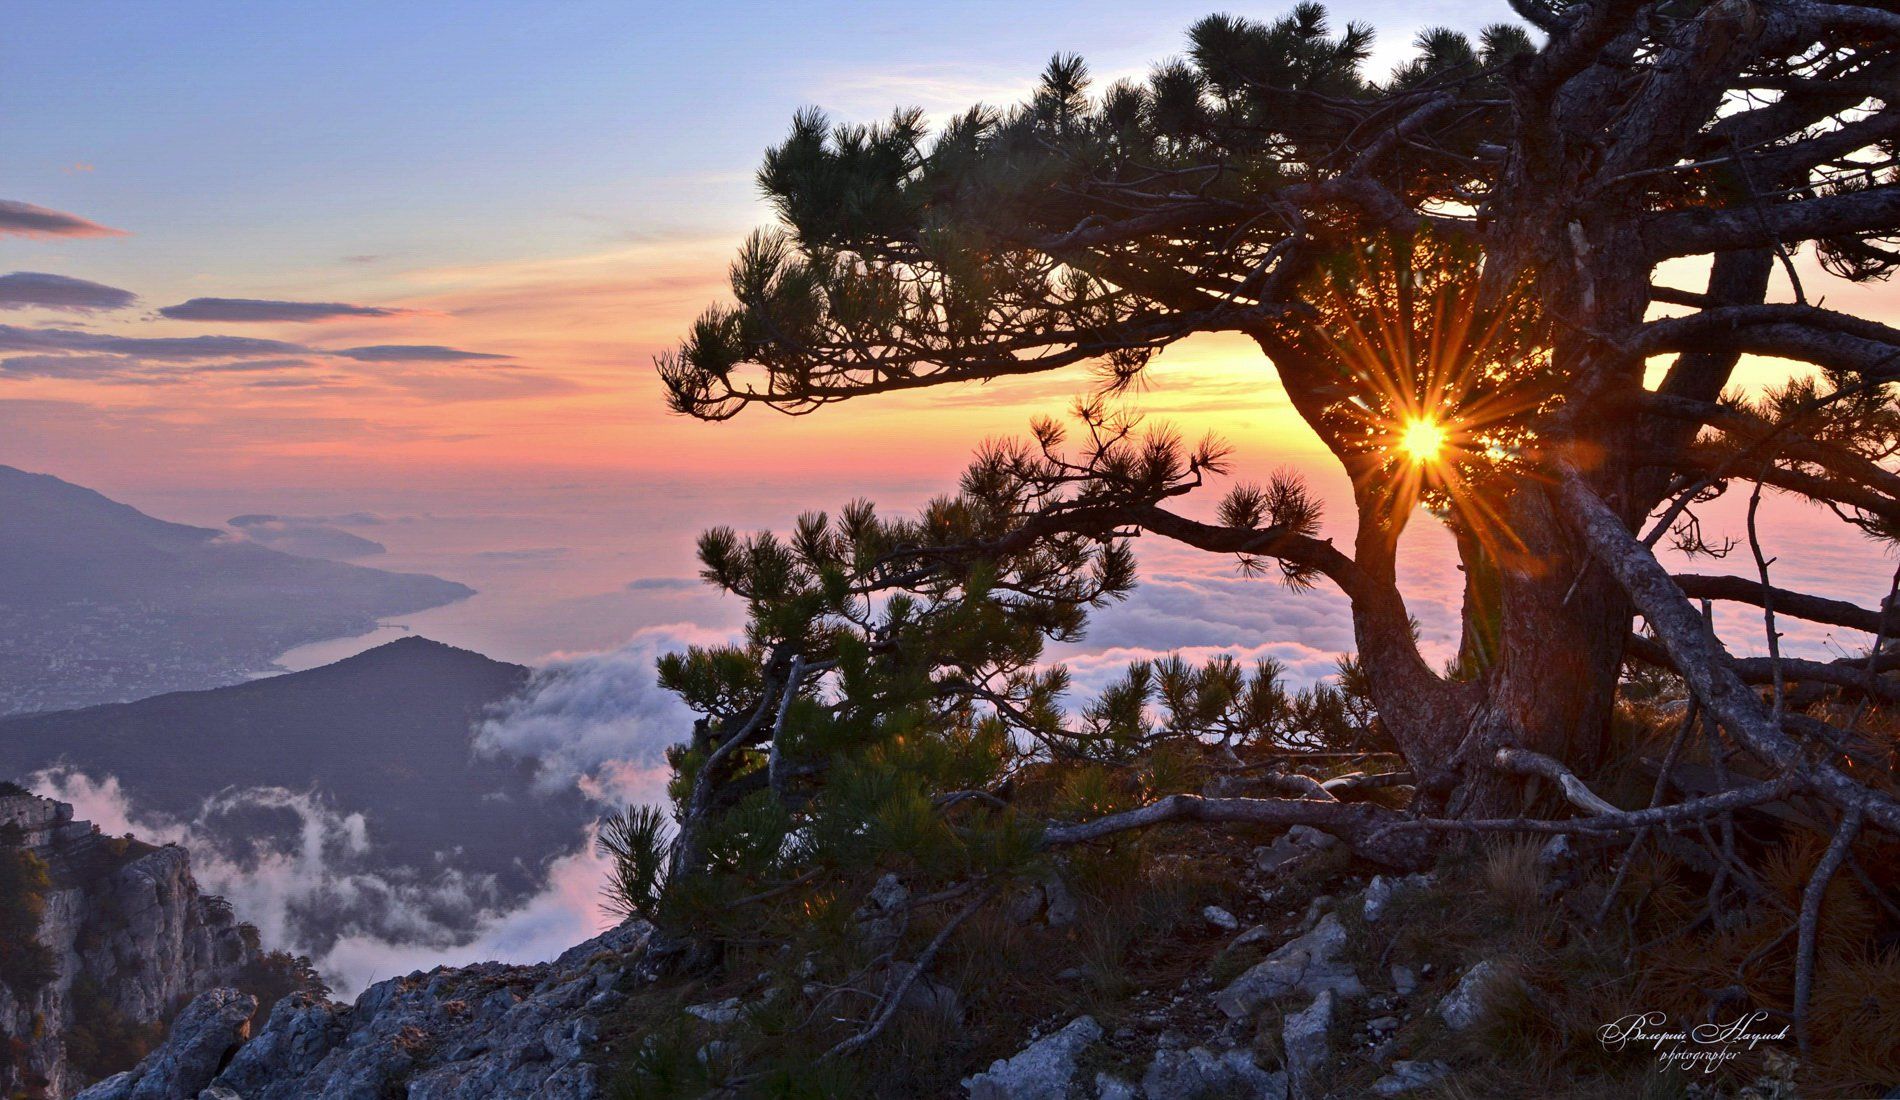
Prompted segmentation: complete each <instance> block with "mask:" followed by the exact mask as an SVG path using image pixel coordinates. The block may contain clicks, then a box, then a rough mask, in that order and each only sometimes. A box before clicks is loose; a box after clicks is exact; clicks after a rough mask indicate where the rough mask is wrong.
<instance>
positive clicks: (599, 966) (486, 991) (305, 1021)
mask: <svg viewBox="0 0 1900 1100" xmlns="http://www.w3.org/2000/svg"><path fill="white" fill-rule="evenodd" d="M651 934H652V926H651V925H648V924H646V923H645V922H641V921H634V922H630V923H628V924H623V925H621V926H620V927H618V928H615V929H613V930H612V931H610V932H607V933H605V934H603V935H601V936H598V937H595V938H594V939H592V940H588V941H587V942H586V943H583V944H581V945H579V946H577V947H574V948H571V949H570V950H568V951H567V952H566V953H565V954H563V955H562V956H561V957H560V958H558V959H555V960H554V961H553V962H548V963H537V964H535V965H532V966H510V965H506V964H503V963H476V964H473V965H471V966H464V967H455V968H450V967H438V968H437V969H435V970H433V971H431V972H429V973H426V974H425V973H421V972H418V973H414V974H410V975H407V976H405V977H401V978H391V979H389V980H387V981H382V982H378V983H376V984H375V985H373V986H370V987H369V988H368V989H366V990H364V991H363V993H362V995H361V996H359V997H358V998H357V999H356V1002H355V1003H354V1004H347V1005H346V1004H338V1003H336V1002H333V1001H327V1000H323V999H321V998H318V997H313V996H311V995H309V994H307V993H293V994H291V995H290V996H288V997H286V998H284V999H283V1000H281V1001H279V1002H278V1003H277V1004H276V1006H274V1007H273V1008H272V1009H271V1014H270V1019H269V1021H268V1022H267V1023H266V1024H265V1025H264V1027H263V1028H262V1030H260V1031H259V1032H258V1034H257V1036H256V1038H254V1039H252V1040H251V1041H250V1042H248V1043H245V1044H244V1045H242V1046H240V1047H238V1048H237V1051H236V1054H235V1055H232V1056H230V1059H229V1064H228V1065H224V1064H223V1062H224V1060H225V1057H226V1056H227V1055H229V1054H230V1051H231V1047H232V1046H233V1045H235V1044H234V1043H230V1042H226V1043H224V1044H223V1045H219V1043H218V1042H217V1038H218V1036H219V1035H220V1034H223V1035H225V1036H236V1037H237V1038H240V1039H241V1037H242V1036H241V1034H240V1032H239V1030H238V1024H237V1014H238V1011H239V1010H240V1009H242V1011H243V1015H244V1017H245V1018H246V1019H248V1017H249V1015H250V1008H249V1007H247V1004H248V1003H254V1002H252V1001H251V998H249V997H243V996H241V995H240V994H236V993H235V992H233V991H230V990H223V991H215V992H221V993H224V994H226V995H227V998H226V1000H225V1001H223V1002H221V1007H219V1008H218V1009H217V1011H216V1012H215V1013H214V1014H213V1015H215V1018H216V1019H217V1021H219V1023H218V1026H199V1025H197V1024H194V1023H190V1022H189V1021H190V1020H194V1019H196V1018H197V1017H194V1016H193V1013H194V1012H195V1011H199V1006H200V1005H201V1004H204V1003H206V1002H205V1000H204V998H200V999H199V1001H197V1002H193V1005H192V1007H190V1008H187V1009H186V1011H185V1014H184V1015H182V1016H180V1018H179V1022H178V1024H177V1025H175V1026H174V1027H173V1029H172V1035H171V1037H170V1038H169V1039H167V1040H166V1042H165V1045H164V1046H162V1047H160V1048H158V1049H157V1050H156V1051H153V1052H152V1054H151V1056H150V1057H148V1058H147V1059H146V1060H145V1061H144V1062H141V1063H140V1064H139V1068H138V1069H136V1070H133V1071H132V1072H131V1074H121V1075H120V1077H119V1078H113V1079H112V1080H111V1081H106V1082H101V1083H100V1085H99V1086H96V1087H98V1088H105V1087H106V1086H108V1085H113V1087H115V1088H116V1087H118V1086H117V1085H114V1082H119V1081H120V1080H121V1079H122V1078H126V1077H131V1078H133V1079H134V1081H133V1084H132V1086H131V1087H130V1088H129V1089H128V1091H125V1092H116V1091H106V1092H102V1093H99V1094H97V1095H95V1094H92V1093H90V1092H89V1093H88V1094H87V1096H88V1100H118V1098H119V1097H121V1096H123V1097H126V1098H127V1100H145V1098H146V1097H147V1096H152V1097H158V1096H163V1097H166V1098H167V1100H173V1098H182V1097H197V1096H200V1095H201V1094H202V1093H203V1092H204V1091H205V1090H206V1088H207V1086H209V1087H210V1088H214V1089H225V1090H228V1091H229V1092H231V1093H234V1094H236V1095H237V1096H240V1097H243V1100H305V1098H317V1100H348V1098H353V1097H359V1096H404V1097H407V1098H408V1100H530V1098H533V1100H552V1098H554V1097H563V1098H568V1097H572V1098H575V1100H589V1098H593V1097H598V1096H600V1095H601V1085H600V1076H601V1074H600V1069H599V1067H598V1066H597V1065H596V1064H595V1063H594V1061H593V1060H592V1057H591V1056H592V1053H593V1049H594V1045H595V1042H596V1040H597V1039H598V1038H599V1036H600V1016H601V1014H602V1013H604V1012H606V1011H608V1010H609V1009H610V1008H611V1006H612V1005H613V1003H614V1001H615V996H614V988H613V987H614V986H615V985H616V984H617V982H618V981H619V979H620V976H621V974H622V973H623V972H624V970H625V968H626V967H627V966H629V965H631V964H632V963H633V962H634V961H635V960H636V959H637V958H638V956H639V954H640V952H641V951H643V950H644V949H645V947H646V944H647V940H648V938H649V936H650V935H651ZM207 996H210V995H207ZM230 998H238V1000H237V1002H236V1003H232V1002H231V1001H230ZM194 1036H199V1037H200V1038H194ZM214 1048H215V1052H216V1056H215V1057H213V1056H212V1051H213V1049H214ZM173 1067H175V1068H173ZM186 1067H190V1074H189V1075H190V1076H195V1075H196V1074H198V1073H200V1072H203V1070H204V1068H208V1070H209V1073H208V1075H207V1076H206V1079H205V1080H201V1081H196V1082H195V1083H192V1082H190V1081H186V1080H185V1078H186V1076H188V1075H187V1074H186V1073H185V1072H184V1070H185V1069H186ZM220 1069H221V1070H222V1072H220ZM154 1074H161V1075H162V1076H163V1077H164V1078H165V1079H166V1080H167V1081H168V1082H170V1081H183V1082H185V1085H186V1086H188V1087H180V1086H178V1085H176V1084H172V1083H164V1084H158V1085H155V1086H154V1088H156V1089H157V1091H152V1092H146V1091H134V1090H139V1089H144V1088H145V1079H146V1078H147V1077H152V1076H153V1075H154ZM212 1077H215V1080H212V1079H211V1078H212ZM158 1079H159V1078H157V1077H154V1080H158ZM212 1095H217V1094H216V1093H215V1092H214V1093H212Z"/></svg>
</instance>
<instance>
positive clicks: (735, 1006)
mask: <svg viewBox="0 0 1900 1100" xmlns="http://www.w3.org/2000/svg"><path fill="white" fill-rule="evenodd" d="M685 1012H686V1014H687V1015H688V1016H694V1017H697V1018H699V1019H701V1020H704V1021H706V1022H707V1023H709V1024H715V1025H717V1024H730V1023H733V1022H734V1021H736V1020H738V1018H739V1017H740V1016H741V1015H742V1014H743V1012H744V1008H743V1006H742V1002H741V1001H740V1000H739V998H737V997H727V998H726V999H725V1000H723V1001H708V1002H706V1003H705V1004H700V1005H687V1006H686V1008H685Z"/></svg>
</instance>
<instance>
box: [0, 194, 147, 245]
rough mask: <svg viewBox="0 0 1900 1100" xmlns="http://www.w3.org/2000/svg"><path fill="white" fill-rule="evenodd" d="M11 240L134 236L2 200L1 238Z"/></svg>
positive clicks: (92, 222) (75, 218)
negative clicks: (12, 238)
mask: <svg viewBox="0 0 1900 1100" xmlns="http://www.w3.org/2000/svg"><path fill="white" fill-rule="evenodd" d="M8 236H12V237H129V236H131V234H129V233H127V232H126V231H125V230H123V229H114V228H112V227H111V226H109V225H100V224H99V223H98V222H95V221H88V220H87V219H85V218H82V217H80V216H79V215H77V214H68V213H66V212H65V211H63V210H49V209H47V208H46V207H44V206H34V205H33V204H32V203H30V202H19V201H17V200H14V199H0V237H8Z"/></svg>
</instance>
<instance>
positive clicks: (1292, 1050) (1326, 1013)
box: [1280, 989, 1333, 1100]
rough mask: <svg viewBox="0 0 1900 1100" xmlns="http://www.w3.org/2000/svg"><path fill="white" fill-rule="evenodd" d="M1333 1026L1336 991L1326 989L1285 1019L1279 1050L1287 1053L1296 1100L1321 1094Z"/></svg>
mask: <svg viewBox="0 0 1900 1100" xmlns="http://www.w3.org/2000/svg"><path fill="white" fill-rule="evenodd" d="M1332 1026H1333V991H1332V990H1330V989H1323V990H1321V991H1320V994H1319V996H1317V997H1315V998H1313V1003H1312V1004H1310V1005H1308V1006H1307V1007H1306V1008H1305V1009H1303V1010H1301V1011H1299V1012H1295V1013H1293V1014H1292V1015H1290V1016H1288V1017H1287V1018H1286V1023H1285V1024H1284V1025H1282V1027H1281V1030H1280V1049H1281V1050H1282V1051H1284V1052H1285V1054H1286V1070H1287V1078H1288V1083H1289V1084H1290V1085H1291V1086H1292V1092H1293V1098H1294V1100H1305V1098H1306V1097H1309V1096H1319V1095H1322V1094H1323V1092H1324V1091H1325V1090H1324V1087H1323V1085H1322V1084H1321V1082H1322V1081H1323V1079H1324V1078H1323V1071H1324V1070H1325V1068H1326V1062H1327V1060H1328V1059H1329V1058H1331V1056H1332V1053H1333V1047H1332V1040H1331V1038H1330V1036H1329V1035H1328V1032H1329V1031H1331V1030H1332Z"/></svg>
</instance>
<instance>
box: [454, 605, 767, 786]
mask: <svg viewBox="0 0 1900 1100" xmlns="http://www.w3.org/2000/svg"><path fill="white" fill-rule="evenodd" d="M730 640H731V638H730V636H729V635H728V634H726V633H724V632H721V631H713V630H707V629H704V628H702V627H698V626H692V625H689V624H671V625H667V626H655V627H648V628H647V629H645V630H641V631H639V632H637V633H636V634H634V636H633V637H632V638H631V639H630V640H628V642H627V643H626V644H625V645H623V646H621V647H620V648H618V649H613V650H609V651H607V652H604V653H589V654H580V655H563V656H559V657H557V658H556V659H554V660H553V661H551V662H549V663H548V664H547V665H546V666H545V667H543V668H541V669H540V670H538V671H537V672H536V673H535V675H534V679H533V680H532V681H531V682H530V683H529V685H528V688H527V690H526V691H524V692H523V693H522V694H521V695H520V696H518V697H516V698H515V699H512V700H510V701H509V702H508V703H506V704H505V705H504V706H503V707H502V708H501V709H499V710H498V711H497V712H496V713H495V714H494V715H492V716H491V717H490V718H488V719H487V720H486V721H484V722H483V723H482V725H481V726H480V728H478V729H477V730H476V733H475V750H476V751H477V752H481V753H488V754H491V755H506V756H515V757H520V758H522V759H524V760H534V761H536V762H537V767H538V772H537V775H536V782H537V784H539V785H541V786H542V787H545V788H547V789H550V790H557V789H562V788H566V787H569V786H576V785H578V786H579V787H580V788H581V790H582V791H584V792H586V793H587V794H589V795H590V796H591V797H593V798H595V799H597V800H599V801H601V802H603V803H606V804H608V805H617V804H619V803H623V802H657V801H659V800H660V799H661V798H663V797H664V794H665V787H666V780H667V764H666V749H667V747H668V746H669V745H673V744H675V743H678V742H681V741H684V740H686V737H687V735H688V732H689V731H690V730H691V729H692V724H693V714H692V712H691V711H690V710H688V709H687V708H686V706H685V704H683V703H681V702H680V701H679V698H678V697H677V696H675V695H673V693H671V692H669V691H665V690H662V689H661V687H660V685H659V683H658V680H657V677H656V674H655V670H654V663H655V662H656V661H658V660H659V658H660V656H661V655H662V654H665V653H668V652H671V651H673V650H677V649H684V648H685V647H686V646H689V645H717V644H721V643H724V642H728V641H730Z"/></svg>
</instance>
